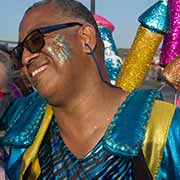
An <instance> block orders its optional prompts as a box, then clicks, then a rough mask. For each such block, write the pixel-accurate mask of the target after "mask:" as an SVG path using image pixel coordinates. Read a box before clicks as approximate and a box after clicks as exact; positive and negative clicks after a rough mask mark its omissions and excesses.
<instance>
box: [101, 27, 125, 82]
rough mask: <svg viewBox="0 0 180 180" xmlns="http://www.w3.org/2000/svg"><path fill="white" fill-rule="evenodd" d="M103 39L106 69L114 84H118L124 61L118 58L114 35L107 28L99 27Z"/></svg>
mask: <svg viewBox="0 0 180 180" xmlns="http://www.w3.org/2000/svg"><path fill="white" fill-rule="evenodd" d="M98 29H99V32H100V35H101V38H102V40H103V42H104V48H105V50H104V56H105V67H106V70H107V74H108V77H109V79H110V81H111V83H112V84H114V83H115V82H116V79H117V77H118V75H119V72H120V70H121V67H122V60H121V58H120V57H119V56H118V52H117V48H116V45H115V42H114V40H113V37H112V33H111V31H110V30H109V28H107V27H103V26H98Z"/></svg>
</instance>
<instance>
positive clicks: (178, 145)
mask: <svg viewBox="0 0 180 180" xmlns="http://www.w3.org/2000/svg"><path fill="white" fill-rule="evenodd" d="M162 179H168V180H179V179H180V107H177V108H176V111H175V114H174V117H173V119H172V122H171V126H170V128H169V132H168V138H167V142H166V146H165V148H164V153H163V159H162V161H161V164H160V168H159V170H158V175H157V180H162Z"/></svg>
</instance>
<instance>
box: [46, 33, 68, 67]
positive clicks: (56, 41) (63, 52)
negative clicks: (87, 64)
mask: <svg viewBox="0 0 180 180" xmlns="http://www.w3.org/2000/svg"><path fill="white" fill-rule="evenodd" d="M48 51H49V53H50V54H52V55H53V56H55V57H57V59H58V61H59V62H60V63H61V64H63V63H64V62H66V61H67V60H69V59H70V56H71V51H70V48H69V45H68V44H67V43H66V41H65V40H64V37H63V36H60V35H57V36H55V37H54V38H53V40H52V46H51V47H48Z"/></svg>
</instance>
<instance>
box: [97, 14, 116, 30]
mask: <svg viewBox="0 0 180 180" xmlns="http://www.w3.org/2000/svg"><path fill="white" fill-rule="evenodd" d="M94 18H95V20H96V23H97V24H98V26H105V27H108V28H109V29H110V31H111V32H113V31H114V28H115V27H114V25H113V24H112V23H111V22H110V21H108V20H107V19H105V18H104V17H102V16H99V15H97V14H95V15H94Z"/></svg>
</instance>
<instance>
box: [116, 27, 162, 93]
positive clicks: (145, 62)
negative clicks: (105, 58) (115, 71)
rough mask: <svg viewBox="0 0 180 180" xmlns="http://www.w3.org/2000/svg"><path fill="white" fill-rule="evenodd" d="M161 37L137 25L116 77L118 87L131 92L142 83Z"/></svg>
mask: <svg viewBox="0 0 180 180" xmlns="http://www.w3.org/2000/svg"><path fill="white" fill-rule="evenodd" d="M162 38H163V35H161V34H157V33H154V32H151V31H149V30H148V29H147V28H145V27H143V26H139V28H138V31H137V33H136V37H135V39H134V42H133V45H132V47H131V49H130V51H129V54H128V57H127V60H126V62H125V63H124V65H123V68H122V70H121V72H120V74H119V77H118V79H117V82H116V85H117V86H118V87H121V88H122V89H123V90H125V91H128V92H131V91H132V90H134V89H136V88H138V87H140V86H141V85H142V83H143V81H144V79H145V77H146V74H147V72H148V70H149V67H150V64H151V62H152V60H153V57H154V55H155V53H156V51H157V48H158V46H159V44H160V42H161V40H162Z"/></svg>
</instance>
